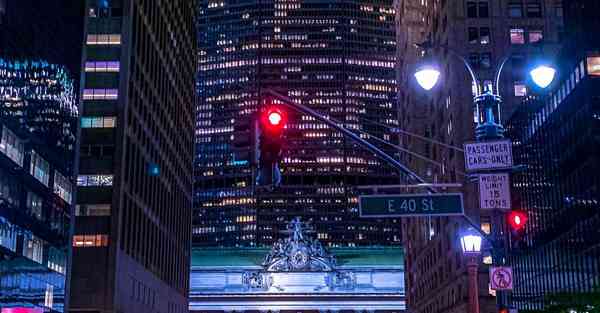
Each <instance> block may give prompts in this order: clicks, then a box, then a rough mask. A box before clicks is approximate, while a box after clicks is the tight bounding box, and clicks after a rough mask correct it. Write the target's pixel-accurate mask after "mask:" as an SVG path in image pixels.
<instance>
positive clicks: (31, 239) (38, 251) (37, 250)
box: [23, 235, 44, 264]
mask: <svg viewBox="0 0 600 313" xmlns="http://www.w3.org/2000/svg"><path fill="white" fill-rule="evenodd" d="M23 256H24V257H26V258H28V259H30V260H32V261H34V262H37V263H40V264H42V260H43V259H44V242H43V241H42V240H41V239H39V238H37V237H35V236H33V235H29V236H25V238H24V239H23Z"/></svg>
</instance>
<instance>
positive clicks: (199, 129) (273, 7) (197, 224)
mask: <svg viewBox="0 0 600 313" xmlns="http://www.w3.org/2000/svg"><path fill="white" fill-rule="evenodd" d="M198 34H199V38H200V41H199V47H200V51H199V65H198V77H199V79H198V81H199V83H198V91H199V99H198V106H197V120H196V146H197V150H196V165H195V169H194V174H195V183H196V185H195V190H196V193H195V211H194V227H193V237H194V244H195V245H199V246H237V245H239V246H270V245H271V244H272V243H273V242H274V241H275V240H276V239H277V238H278V237H279V236H280V235H279V230H281V229H284V227H285V225H286V223H287V222H289V221H291V220H292V218H293V217H295V216H302V217H303V220H305V221H307V222H311V223H312V225H313V226H314V227H315V229H316V232H317V238H318V239H319V240H321V241H322V242H324V243H325V244H326V245H331V246H355V245H388V244H396V245H397V244H400V242H401V239H400V230H399V221H397V220H387V221H385V222H378V221H365V220H359V219H358V197H357V194H358V193H357V192H356V190H355V189H354V187H355V186H357V185H377V184H397V183H399V182H400V181H401V177H400V175H398V173H397V172H396V171H395V170H393V169H391V168H390V167H388V166H386V164H385V162H383V161H380V160H379V159H377V158H375V157H374V156H373V154H372V153H369V152H367V151H366V150H363V149H361V148H358V147H357V146H356V145H355V144H354V143H352V142H351V141H350V140H348V139H346V138H344V137H343V136H342V135H341V134H340V133H339V132H336V131H334V130H332V129H330V128H328V127H327V126H325V125H324V124H322V123H319V122H316V121H315V119H314V118H313V117H310V116H306V115H301V114H296V113H294V112H292V111H291V110H290V111H289V112H288V113H289V114H290V116H289V123H288V126H287V129H286V131H285V137H286V138H285V146H284V148H283V158H282V163H281V169H282V173H283V178H282V184H281V186H280V187H278V188H276V189H275V190H274V191H266V190H262V189H259V188H257V187H256V186H255V178H256V166H255V164H253V162H252V159H251V158H249V157H247V156H246V157H240V156H241V155H244V154H243V153H239V152H240V151H239V149H237V148H234V146H233V143H234V142H235V138H236V136H239V135H240V134H239V133H238V125H240V124H242V123H244V120H249V119H253V118H255V116H253V114H255V112H257V109H258V108H259V106H260V104H261V101H262V102H266V103H268V102H269V99H268V98H267V97H261V96H263V95H262V94H261V90H264V89H265V88H271V89H273V90H276V91H278V92H280V93H282V94H284V95H287V96H288V97H290V98H292V99H294V100H295V101H297V102H298V103H302V104H304V105H307V106H309V107H311V108H313V109H315V110H317V111H319V112H321V113H323V114H325V115H327V116H329V117H330V118H331V119H334V120H336V121H338V122H339V123H340V124H342V125H343V126H344V127H346V128H348V129H350V130H353V131H356V132H365V133H368V134H370V135H372V136H376V137H379V138H381V139H383V140H386V141H389V142H392V143H395V142H397V136H395V135H394V133H393V130H392V128H394V127H397V126H398V119H397V107H396V72H395V68H396V61H395V60H396V59H395V51H396V30H395V9H394V7H393V1H392V0H385V1H360V2H356V1H345V0H344V1H316V0H307V1H285V0H275V1H248V0H242V1H235V2H230V1H212V0H209V1H200V17H199V21H198ZM362 136H363V137H364V138H367V137H368V135H366V134H362ZM251 150H252V147H247V148H246V152H251ZM386 151H388V152H390V153H393V152H394V151H395V150H394V149H390V148H389V147H388V148H387V150H386ZM247 154H251V153H247Z"/></svg>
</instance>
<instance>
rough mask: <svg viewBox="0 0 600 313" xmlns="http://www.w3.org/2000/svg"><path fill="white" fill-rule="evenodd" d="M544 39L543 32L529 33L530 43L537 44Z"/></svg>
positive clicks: (532, 31) (531, 31) (533, 31)
mask: <svg viewBox="0 0 600 313" xmlns="http://www.w3.org/2000/svg"><path fill="white" fill-rule="evenodd" d="M542 39H544V34H543V32H542V31H541V30H530V31H529V43H536V42H539V41H542Z"/></svg>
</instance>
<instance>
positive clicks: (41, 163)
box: [29, 150, 50, 187]
mask: <svg viewBox="0 0 600 313" xmlns="http://www.w3.org/2000/svg"><path fill="white" fill-rule="evenodd" d="M29 174H31V176H33V177H35V178H36V179H37V180H39V181H40V182H41V183H42V184H44V185H45V186H46V187H48V185H49V183H50V164H49V163H48V161H46V160H44V158H42V157H41V156H40V155H39V154H37V153H36V152H35V151H33V150H32V151H31V166H30V167H29Z"/></svg>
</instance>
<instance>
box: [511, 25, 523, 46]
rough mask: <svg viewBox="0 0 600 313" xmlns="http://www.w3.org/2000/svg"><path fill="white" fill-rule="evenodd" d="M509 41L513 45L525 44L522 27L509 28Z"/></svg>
mask: <svg viewBox="0 0 600 313" xmlns="http://www.w3.org/2000/svg"><path fill="white" fill-rule="evenodd" d="M510 43H511V44H513V45H522V44H525V30H523V28H511V29H510Z"/></svg>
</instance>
